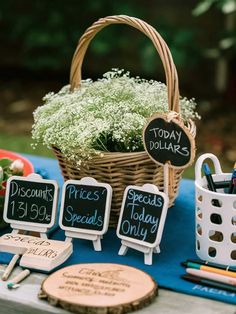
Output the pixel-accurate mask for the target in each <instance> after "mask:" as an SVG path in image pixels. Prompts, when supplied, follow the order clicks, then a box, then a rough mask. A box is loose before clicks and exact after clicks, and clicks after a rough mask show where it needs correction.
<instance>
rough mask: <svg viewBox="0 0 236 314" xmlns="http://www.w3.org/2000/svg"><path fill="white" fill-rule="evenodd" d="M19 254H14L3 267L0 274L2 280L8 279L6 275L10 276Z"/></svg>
mask: <svg viewBox="0 0 236 314" xmlns="http://www.w3.org/2000/svg"><path fill="white" fill-rule="evenodd" d="M19 257H20V255H18V254H16V255H14V256H13V257H12V259H11V261H10V263H9V265H7V268H6V269H5V271H4V274H3V275H2V280H3V281H5V280H7V279H8V277H9V276H10V274H11V272H12V270H13V268H14V267H15V265H16V262H17V261H18V259H19Z"/></svg>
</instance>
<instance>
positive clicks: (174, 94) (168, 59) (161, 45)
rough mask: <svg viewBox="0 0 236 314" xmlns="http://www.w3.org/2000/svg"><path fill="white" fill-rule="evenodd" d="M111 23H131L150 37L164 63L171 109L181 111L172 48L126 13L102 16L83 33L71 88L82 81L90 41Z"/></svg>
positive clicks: (76, 51) (141, 22)
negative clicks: (82, 70) (82, 69)
mask: <svg viewBox="0 0 236 314" xmlns="http://www.w3.org/2000/svg"><path fill="white" fill-rule="evenodd" d="M110 24H127V25H130V26H132V27H134V28H136V29H138V30H139V31H141V32H142V33H144V34H145V35H146V36H147V37H149V38H150V39H151V41H152V43H153V45H154V46H155V48H156V50H157V52H158V53H159V55H160V58H161V61H162V64H163V66H164V70H165V76H166V85H167V92H168V104H169V110H171V111H176V112H178V113H179V83H178V75H177V71H176V68H175V64H174V62H173V59H172V55H171V53H170V50H169V48H168V46H167V44H166V43H165V41H164V39H163V38H162V37H161V35H160V34H159V33H158V32H157V31H156V30H155V29H154V28H153V27H152V26H150V25H149V24H147V23H146V22H144V21H142V20H140V19H138V18H135V17H130V16H126V15H114V16H107V17H105V18H101V19H99V20H98V21H96V22H95V23H93V24H92V25H91V26H90V27H89V28H88V29H87V30H86V31H85V33H84V34H83V35H82V37H81V38H80V40H79V43H78V46H77V48H76V50H75V53H74V56H73V59H72V63H71V71H70V85H71V90H73V89H74V88H78V87H79V86H80V83H81V67H82V63H83V59H84V55H85V53H86V51H87V48H88V46H89V43H90V41H91V40H92V39H93V38H94V36H95V35H96V34H97V33H98V32H99V31H100V30H102V29H103V28H104V27H105V26H108V25H110Z"/></svg>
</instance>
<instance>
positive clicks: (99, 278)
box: [39, 263, 158, 314]
mask: <svg viewBox="0 0 236 314" xmlns="http://www.w3.org/2000/svg"><path fill="white" fill-rule="evenodd" d="M157 292H158V286H157V284H156V282H155V281H154V280H153V279H152V278H151V277H150V276H149V275H148V274H146V273H145V272H143V271H141V270H139V269H137V268H134V267H130V266H126V265H120V264H109V263H89V264H78V265H72V266H68V267H65V268H62V269H60V270H58V271H56V272H55V273H53V274H52V275H50V276H49V277H48V278H47V279H45V280H44V282H43V283H42V286H41V292H40V294H39V297H40V298H45V299H47V300H48V301H49V302H50V303H51V304H53V305H57V306H61V307H63V308H64V309H67V310H69V311H72V312H75V313H89V314H92V313H99V314H103V313H128V312H132V311H135V310H137V309H140V308H143V307H144V306H146V305H148V304H150V303H151V302H152V300H154V298H155V297H156V296H157Z"/></svg>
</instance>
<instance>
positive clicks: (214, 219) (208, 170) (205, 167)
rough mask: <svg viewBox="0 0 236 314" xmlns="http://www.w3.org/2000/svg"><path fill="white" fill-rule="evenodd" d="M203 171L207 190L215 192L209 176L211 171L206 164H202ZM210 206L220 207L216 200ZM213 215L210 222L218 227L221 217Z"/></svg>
mask: <svg viewBox="0 0 236 314" xmlns="http://www.w3.org/2000/svg"><path fill="white" fill-rule="evenodd" d="M203 171H204V173H205V176H206V179H207V183H208V189H209V190H210V191H212V192H216V189H215V185H214V181H213V179H212V175H211V170H210V168H209V166H208V164H207V163H204V164H203ZM212 204H213V205H214V206H216V207H220V203H219V201H218V200H216V199H213V200H212ZM213 215H214V216H213V217H212V222H213V223H216V224H219V225H220V224H221V223H222V221H221V217H220V216H219V215H215V214H213Z"/></svg>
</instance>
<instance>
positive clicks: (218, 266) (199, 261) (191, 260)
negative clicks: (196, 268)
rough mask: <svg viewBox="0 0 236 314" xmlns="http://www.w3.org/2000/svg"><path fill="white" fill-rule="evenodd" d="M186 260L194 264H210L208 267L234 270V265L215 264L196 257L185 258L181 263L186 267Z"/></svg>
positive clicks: (235, 269)
mask: <svg viewBox="0 0 236 314" xmlns="http://www.w3.org/2000/svg"><path fill="white" fill-rule="evenodd" d="M187 262H190V263H196V264H199V265H206V266H210V267H215V268H219V269H223V270H225V271H233V272H236V267H232V266H224V265H220V264H215V263H212V262H207V261H202V260H198V259H187V261H186V262H183V263H181V265H182V266H185V267H186V266H187Z"/></svg>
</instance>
